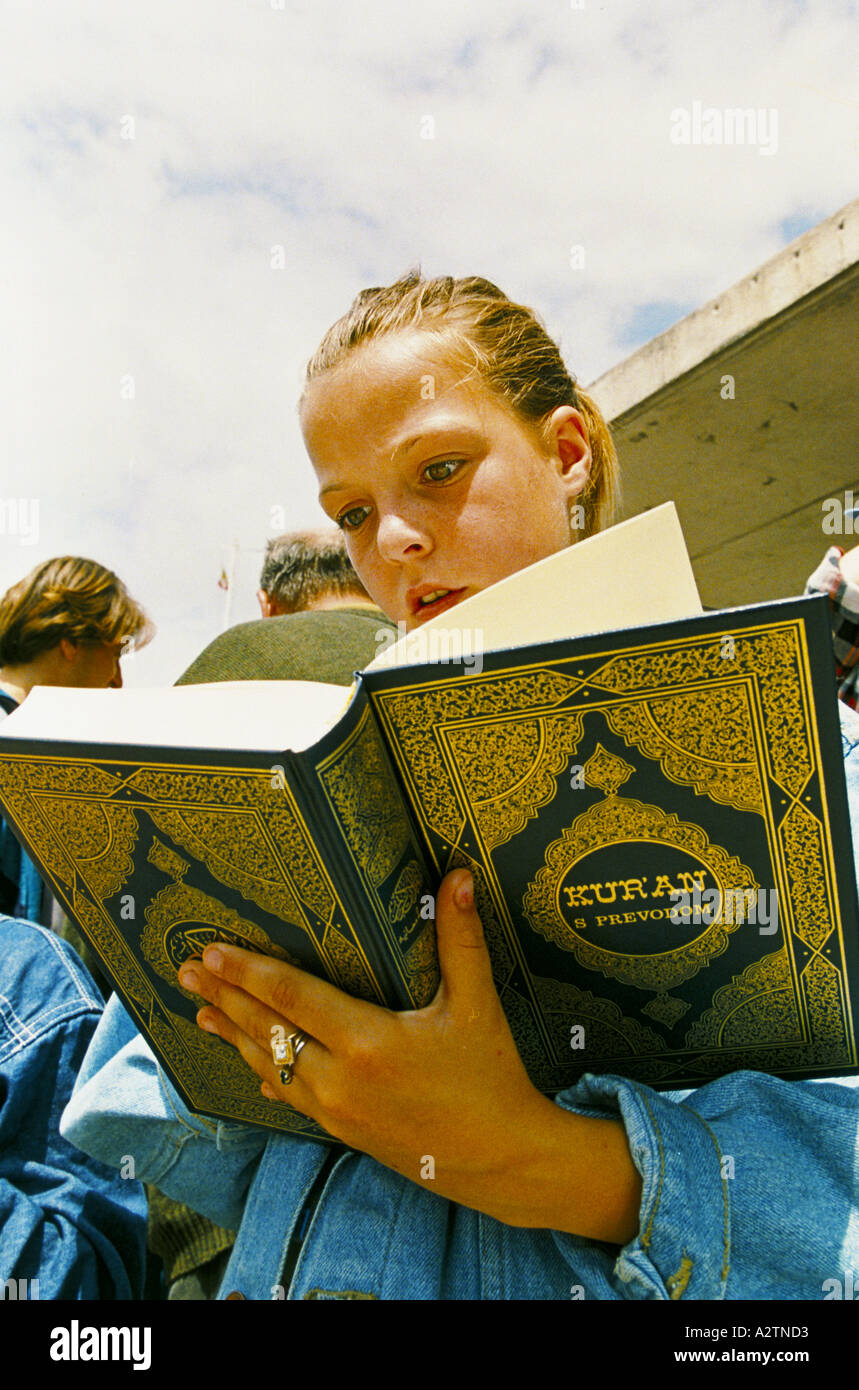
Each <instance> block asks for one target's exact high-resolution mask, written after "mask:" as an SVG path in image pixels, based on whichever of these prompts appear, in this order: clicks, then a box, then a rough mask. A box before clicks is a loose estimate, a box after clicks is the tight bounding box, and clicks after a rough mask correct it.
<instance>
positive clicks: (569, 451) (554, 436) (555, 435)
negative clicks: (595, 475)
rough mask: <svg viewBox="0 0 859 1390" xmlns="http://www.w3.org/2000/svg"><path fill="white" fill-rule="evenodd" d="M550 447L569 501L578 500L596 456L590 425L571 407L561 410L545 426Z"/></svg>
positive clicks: (553, 413)
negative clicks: (591, 439)
mask: <svg viewBox="0 0 859 1390" xmlns="http://www.w3.org/2000/svg"><path fill="white" fill-rule="evenodd" d="M546 433H547V436H548V444H549V449H550V452H551V453H552V455H553V457H554V459H555V462H556V466H557V468H558V470H559V473H560V476H561V479H562V482H563V484H564V488H565V491H566V493H567V497H568V498H570V499H572V498H573V497H578V496H579V493H581V492H583V491H584V489H585V487H586V486H587V481H588V478H589V477H590V472H591V464H592V463H593V455H592V454H591V445H590V440H589V438H588V429H587V425H586V424H585V422H584V419H583V417H582V415H581V413H580V412H579V411H578V410H576V409H574V407H573V406H571V405H561V406H558V408H557V410H553V411H552V414H551V415H550V416H549V419H548V420H547V422H546Z"/></svg>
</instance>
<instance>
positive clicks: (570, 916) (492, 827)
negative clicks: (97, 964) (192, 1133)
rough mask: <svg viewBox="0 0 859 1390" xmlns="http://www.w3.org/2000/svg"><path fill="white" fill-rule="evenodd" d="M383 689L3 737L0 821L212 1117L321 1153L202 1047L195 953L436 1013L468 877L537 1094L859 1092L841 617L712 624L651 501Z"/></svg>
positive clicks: (65, 724) (233, 1065) (472, 619)
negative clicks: (836, 631) (838, 1082)
mask: <svg viewBox="0 0 859 1390" xmlns="http://www.w3.org/2000/svg"><path fill="white" fill-rule="evenodd" d="M617 629H620V630H617ZM442 631H444V632H446V633H447V636H446V637H445V638H444V639H443V638H442V636H441V633H442ZM478 633H479V634H480V636H479V637H478ZM434 634H435V638H434ZM455 639H456V640H455ZM433 640H435V641H436V643H437V646H436V650H435V652H433V648H432V643H433ZM457 640H458V643H459V646H458V648H457V647H456V641H457ZM443 643H446V644H447V645H446V647H445V648H443ZM427 657H428V658H429V659H428V660H427ZM415 659H417V661H418V663H419V664H408V663H409V661H413V660H415ZM374 668H375V669H370V670H368V671H366V672H364V673H362V674H361V676H360V677H359V678H358V681H357V683H356V686H355V687H353V689H352V691H351V693H349V694H348V696H347V697H346V698H347V699H348V703H347V704H346V708H345V709H344V708H343V703H344V695H345V692H344V691H343V689H342V688H341V687H325V686H316V685H313V684H310V683H291V682H267V683H262V684H261V685H257V684H256V683H248V682H240V683H237V684H235V685H221V686H208V687H182V688H178V689H174V690H170V691H157V692H153V691H145V692H141V691H134V690H128V691H125V690H123V691H73V690H47V689H43V688H42V689H38V690H36V691H34V692H33V693H32V694H31V695H30V696H29V698H28V699H27V701H26V702H25V703H24V704H23V705H22V707H21V709H20V710H19V711H17V712H16V713H15V714H14V715H12V716H10V718H8V719H7V720H5V721H4V724H3V726H2V728H0V808H1V809H2V812H3V814H4V815H5V816H7V818H8V819H9V821H10V822H11V823H12V824H13V825H14V826H15V827H16V830H17V832H18V833H19V835H20V837H21V839H22V841H23V843H24V844H25V845H26V847H27V848H28V850H29V851H30V853H31V854H32V855H33V856H34V858H35V859H36V860H37V862H38V863H39V865H40V867H41V869H42V871H43V872H44V874H45V876H46V878H47V879H48V880H49V882H50V883H51V886H52V888H53V889H54V891H55V893H56V894H57V896H58V898H59V899H60V901H61V902H62V903H63V904H64V905H65V906H66V907H67V909H68V911H69V912H70V914H71V915H72V916H73V917H74V918H75V920H76V921H77V922H78V923H79V924H80V926H81V928H82V930H83V931H84V932H85V934H86V936H87V937H88V939H89V940H90V941H91V942H92V944H93V946H94V947H95V949H96V950H97V951H98V953H99V955H100V956H101V958H102V959H103V961H104V963H105V965H106V967H107V969H108V971H109V972H110V974H111V976H112V978H113V979H114V981H115V983H116V987H117V989H118V990H119V992H120V993H121V995H122V997H123V1000H124V1001H125V1003H126V1004H127V1006H128V1007H129V1009H130V1010H131V1012H132V1014H133V1015H134V1017H135V1018H136V1019H137V1021H138V1023H139V1025H140V1027H141V1029H142V1030H143V1031H144V1032H145V1033H146V1035H147V1036H148V1038H149V1040H150V1042H151V1043H152V1046H153V1047H154V1049H155V1051H156V1052H157V1053H158V1055H159V1057H160V1058H161V1060H162V1062H163V1063H164V1065H165V1067H166V1069H167V1070H168V1072H169V1074H170V1076H171V1078H172V1080H173V1081H174V1084H176V1086H177V1087H178V1088H179V1090H180V1091H181V1092H182V1094H183V1095H184V1097H185V1099H186V1101H187V1102H188V1104H189V1105H190V1106H191V1107H192V1108H193V1109H196V1110H199V1111H200V1112H202V1113H208V1114H212V1115H217V1116H221V1117H226V1118H232V1119H243V1120H245V1121H248V1122H250V1123H256V1124H262V1125H268V1126H271V1127H275V1128H283V1129H287V1130H292V1131H296V1132H303V1133H307V1134H314V1135H317V1136H318V1135H319V1130H318V1128H317V1127H316V1126H315V1125H314V1124H312V1122H310V1121H307V1120H306V1119H305V1118H304V1117H303V1116H300V1115H298V1114H297V1113H296V1112H295V1111H293V1110H292V1109H291V1108H290V1107H289V1106H288V1105H285V1104H279V1103H272V1102H270V1101H266V1100H264V1099H263V1098H262V1097H261V1096H260V1094H259V1089H258V1086H259V1082H258V1078H257V1077H256V1076H255V1074H254V1073H252V1072H251V1071H250V1070H249V1068H247V1066H246V1064H245V1063H244V1061H243V1060H242V1059H241V1057H240V1056H239V1055H238V1054H237V1053H236V1052H234V1051H233V1049H231V1048H229V1047H227V1046H226V1045H225V1044H224V1043H222V1042H221V1041H220V1040H219V1039H217V1038H214V1037H212V1036H211V1035H208V1034H205V1033H203V1032H202V1031H201V1030H200V1029H199V1028H197V1026H196V1024H195V1023H194V1016H195V1013H196V1009H197V1007H199V1004H200V1003H201V1001H200V1000H198V999H195V997H194V996H193V995H191V994H190V993H188V992H186V991H185V990H183V989H182V988H181V986H180V985H179V982H178V979H177V972H178V969H179V967H180V966H181V964H182V962H183V961H184V960H186V959H188V958H189V957H191V956H196V955H199V954H200V952H201V951H202V949H203V948H204V946H205V945H206V944H208V942H210V941H213V940H216V939H219V938H220V939H224V940H229V941H233V942H235V943H237V944H240V945H243V946H245V947H246V948H248V949H252V950H259V951H262V952H265V953H268V954H271V955H274V956H277V957H280V958H281V959H284V960H287V961H290V962H292V963H293V964H296V965H299V966H301V967H302V968H304V969H307V970H310V971H313V972H315V973H317V974H319V975H322V976H325V977H327V978H329V979H330V980H332V981H333V982H334V983H336V984H337V985H339V986H340V987H341V988H343V989H345V990H347V991H349V992H350V993H352V994H355V995H358V996H360V997H362V998H365V999H369V1000H374V1001H376V1002H378V1003H380V1004H385V1005H387V1006H388V1007H392V1008H415V1007H421V1006H423V1005H425V1004H426V1003H428V1002H429V1000H430V999H431V998H432V997H433V994H434V993H435V990H436V989H437V987H438V981H439V974H438V961H437V957H436V953H435V933H434V894H435V892H436V889H437V886H438V883H439V880H440V878H441V877H442V875H443V874H444V873H445V872H447V870H448V869H450V868H453V867H457V866H459V865H465V866H468V867H469V868H471V870H472V871H473V873H474V877H475V885H476V895H477V903H478V907H479V910H480V913H481V917H482V920H483V923H484V927H485V930H486V937H487V943H488V947H489V952H490V956H491V959H492V963H493V970H494V975H495V980H496V984H497V987H498V991H499V995H500V998H501V1002H502V1005H503V1006H504V1009H505V1012H506V1014H507V1017H508V1019H509V1021H510V1025H511V1028H512V1030H513V1033H514V1036H515V1038H516V1042H517V1046H518V1047H519V1050H520V1053H521V1055H522V1058H523V1060H524V1062H525V1065H526V1066H527V1068H528V1070H529V1074H530V1075H531V1077H532V1079H533V1081H534V1083H535V1085H537V1086H539V1087H540V1088H541V1089H543V1090H544V1091H546V1092H547V1093H553V1092H556V1091H558V1090H559V1089H562V1088H563V1087H565V1086H568V1085H570V1084H572V1082H573V1081H575V1080H576V1079H577V1077H578V1076H580V1075H581V1074H582V1073H583V1072H584V1071H613V1072H620V1073H622V1074H624V1075H627V1076H631V1077H634V1078H638V1079H640V1080H642V1081H646V1082H648V1083H650V1084H653V1085H656V1086H660V1087H670V1086H680V1085H683V1086H686V1085H694V1084H697V1083H700V1082H702V1081H704V1080H708V1079H711V1078H712V1077H714V1076H716V1075H719V1074H720V1073H722V1072H725V1071H728V1070H735V1069H738V1068H742V1067H754V1068H759V1069H764V1070H768V1071H772V1072H775V1073H777V1074H780V1075H784V1076H797V1077H800V1076H814V1075H836V1074H838V1073H839V1072H852V1071H855V1070H856V1069H857V1058H856V1036H855V1033H856V1028H855V1024H856V1020H855V1014H854V1007H855V1006H854V1004H853V1002H852V1001H853V1000H854V999H855V997H856V991H857V986H859V954H857V940H859V937H857V925H859V919H858V918H857V908H856V890H855V881H854V876H853V869H852V848H851V845H850V839H849V829H848V820H847V804H846V793H845V787H844V777H843V770H842V765H841V752H840V738H839V732H838V719H837V711H836V701H835V693H834V684H833V677H832V669H831V647H830V639H829V631H828V617H827V608H826V603H825V601H823V600H820V599H797V600H789V601H786V602H783V603H775V604H765V605H758V606H755V607H751V608H744V609H734V610H728V611H727V612H723V613H709V614H702V613H701V612H700V604H699V602H698V598H697V593H696V591H695V586H694V580H693V578H692V573H691V568H690V566H689V562H688V557H687V556H686V553H685V547H684V546H683V543H682V537H681V536H680V533H679V527H678V526H677V522H676V517H675V515H674V512H673V508H671V507H667V508H659V509H656V510H655V511H654V512H650V513H646V514H645V515H644V516H642V517H639V518H635V519H634V520H633V521H631V522H626V523H624V524H622V525H621V526H618V527H615V528H613V529H612V530H611V531H608V532H605V533H603V534H602V535H600V536H596V537H594V538H592V539H590V540H588V541H584V542H580V543H579V544H578V545H576V546H573V547H571V548H570V549H569V550H568V551H565V552H562V553H561V554H559V555H556V556H552V557H550V559H548V560H544V561H541V562H540V563H539V564H537V565H535V566H532V567H531V568H530V569H528V570H524V571H521V572H520V573H519V574H517V575H513V576H511V577H510V578H509V579H506V580H503V581H502V582H501V583H499V584H497V585H495V586H493V588H492V589H490V590H486V591H485V592H484V593H482V594H479V595H477V596H476V597H474V598H472V599H469V600H467V601H465V602H463V603H462V604H460V605H458V606H457V607H456V608H455V609H452V610H449V611H448V612H447V613H445V614H442V615H440V617H439V618H438V619H435V620H434V621H433V622H432V623H427V624H426V625H424V626H423V627H422V628H419V629H418V630H417V631H416V632H415V633H412V634H409V635H408V636H407V637H405V639H404V641H403V643H401V644H398V646H397V647H396V648H392V649H391V650H389V651H385V652H383V653H381V654H380V658H379V659H378V660H377V661H376V662H375V663H374Z"/></svg>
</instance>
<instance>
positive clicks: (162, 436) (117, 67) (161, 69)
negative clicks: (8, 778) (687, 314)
mask: <svg viewBox="0 0 859 1390" xmlns="http://www.w3.org/2000/svg"><path fill="white" fill-rule="evenodd" d="M854 22H855V7H854V6H852V5H850V4H847V3H838V0H836V2H835V3H832V0H829V3H826V4H823V3H820V4H808V5H805V6H802V5H792V6H786V5H785V4H784V3H782V0H773V3H762V0H756V2H755V0H753V3H743V0H726V3H724V4H721V5H719V6H718V7H716V6H713V5H712V4H711V3H706V4H705V3H694V4H689V3H687V4H684V5H683V6H682V8H681V7H679V6H678V5H677V3H676V0H674V3H670V0H656V2H655V3H651V4H649V5H648V6H647V7H643V6H642V5H641V4H640V3H632V0H625V2H624V3H615V4H612V3H611V2H610V0H606V3H604V4H603V5H599V4H598V3H597V0H586V5H585V8H584V9H581V10H579V9H575V8H573V7H572V6H570V5H569V4H564V3H563V2H562V0H551V3H550V2H549V0H513V2H512V3H506V2H505V0H498V3H496V2H495V0H493V3H489V0H474V3H471V4H469V5H463V4H462V3H455V4H454V3H441V2H440V0H424V3H422V4H421V5H419V6H417V7H411V6H404V5H402V3H401V2H400V0H396V2H395V0H384V2H380V0H376V3H373V0H367V3H363V4H357V3H352V4H349V3H343V0H336V2H335V0H322V2H321V3H310V2H309V0H306V3H290V0H285V8H284V9H283V10H278V9H275V8H273V7H272V5H271V4H270V3H268V0H256V2H255V3H250V2H249V0H248V2H247V3H244V4H235V3H227V2H226V0H221V3H190V4H183V5H181V6H176V5H175V4H173V3H167V0H149V3H147V4H145V5H144V4H142V3H138V4H125V5H122V6H116V5H112V4H109V3H107V0H84V3H79V2H76V4H75V6H74V7H67V8H66V7H61V6H54V5H47V4H32V3H26V4H25V3H21V4H18V5H13V6H11V7H7V16H6V25H5V27H6V35H5V39H4V46H5V57H6V63H5V67H6V70H7V79H6V82H5V85H4V89H3V92H2V93H0V114H2V121H3V125H4V139H3V148H4V150H5V154H4V156H3V161H4V162H3V165H2V170H0V179H2V185H0V186H2V188H3V206H4V217H3V219H2V225H0V274H2V277H3V284H4V303H5V310H4V327H5V332H4V335H3V344H4V354H3V355H4V362H3V372H2V381H3V386H2V419H3V437H2V449H3V476H2V481H0V496H6V497H15V496H26V497H30V496H34V497H38V498H39V499H40V517H41V534H40V538H39V542H38V544H37V545H36V546H32V547H23V546H18V545H17V544H16V543H15V538H14V537H11V536H8V535H7V536H5V537H0V588H5V587H6V586H7V585H8V584H9V583H11V582H13V581H14V580H15V579H16V578H17V577H18V576H19V575H20V574H21V573H22V572H23V571H24V570H26V569H27V568H29V567H30V566H31V565H32V564H33V563H35V562H36V561H37V560H39V559H42V558H44V557H46V556H48V555H50V554H56V553H61V552H73V553H84V554H93V555H94V556H95V557H96V558H98V559H100V560H102V561H103V562H104V563H107V564H110V565H112V566H113V567H114V568H116V569H117V570H118V571H119V572H120V573H121V574H122V575H123V577H124V578H125V579H126V581H127V582H128V583H129V586H130V587H131V588H132V590H133V592H135V593H136V594H138V595H139V596H140V597H141V599H142V600H143V601H144V602H145V603H146V604H147V605H148V607H149V608H150V609H151V611H152V612H153V615H154V616H155V618H156V620H157V622H158V624H159V629H160V635H159V637H158V639H157V640H156V642H155V643H154V644H153V646H152V648H151V649H150V651H149V652H148V653H145V654H142V655H141V656H140V657H139V658H136V664H135V667H134V670H133V671H131V670H130V671H129V677H130V678H133V679H134V680H135V681H137V680H140V681H155V680H167V679H172V678H173V677H174V676H175V675H176V674H178V671H179V670H180V669H181V668H182V666H184V664H186V662H187V661H188V660H190V658H191V657H192V656H193V655H194V654H195V652H196V650H197V649H198V648H199V647H200V646H201V645H202V643H203V642H204V641H205V640H206V639H207V637H208V636H211V635H213V633H214V632H215V631H216V630H217V626H218V624H219V621H220V617H221V612H222V597H223V596H222V594H221V593H220V592H219V591H218V589H217V577H218V574H219V573H220V568H221V564H222V563H223V553H224V546H225V545H228V544H229V543H230V542H231V541H232V540H233V538H235V539H237V540H238V541H239V542H240V543H241V544H242V546H244V547H246V548H247V549H248V550H249V551H250V550H251V549H253V548H260V547H261V546H262V544H263V542H264V540H265V538H266V534H267V528H268V519H269V516H270V509H271V508H272V507H273V506H276V505H279V506H283V507H286V508H287V509H292V512H293V515H294V520H295V524H296V525H302V524H306V523H309V522H313V521H315V520H317V519H318V516H319V513H318V511H317V509H316V505H315V500H314V492H313V485H312V478H311V475H310V472H309V468H308V466H307V464H306V461H305V459H304V454H303V448H302V445H301V440H300V436H299V433H298V429H297V423H296V418H295V401H296V398H297V395H298V391H299V389H300V381H301V373H302V367H303V362H304V361H305V360H306V358H307V356H308V355H309V353H310V352H311V351H312V350H313V348H314V346H315V345H316V342H317V341H318V339H319V338H320V337H321V334H322V332H323V331H324V330H325V328H326V327H327V326H328V324H329V323H330V322H331V321H332V320H333V319H334V318H335V317H336V316H337V315H338V314H339V313H341V312H342V311H343V310H344V309H345V308H346V306H347V304H348V302H349V300H350V299H351V296H352V295H353V294H354V292H355V291H356V290H357V289H358V288H360V287H361V286H362V285H364V284H367V283H380V282H384V281H385V280H389V279H391V278H393V277H394V276H395V275H396V274H397V273H399V272H400V271H401V270H402V269H404V268H405V267H406V266H407V265H409V264H413V263H415V262H417V261H420V262H422V263H423V265H424V269H425V270H426V271H427V272H429V273H441V272H445V273H457V274H461V273H464V272H473V271H479V272H480V273H483V274H486V275H488V276H489V277H490V278H492V279H495V280H496V281H497V282H498V283H500V284H501V285H503V286H504V288H505V289H507V290H508V292H509V293H511V294H513V295H514V296H516V297H519V298H522V299H524V300H525V301H526V302H531V303H534V304H535V305H536V307H538V308H539V309H540V310H541V311H542V312H543V314H544V316H545V317H546V318H547V320H548V322H549V325H550V328H551V329H552V330H553V331H554V332H556V333H557V334H559V335H560V336H561V337H562V339H563V342H564V346H565V350H566V352H567V355H568V358H569V361H570V365H571V366H572V367H573V368H574V370H576V372H577V374H578V375H579V377H580V379H582V380H588V379H592V378H593V377H595V376H596V375H598V374H599V373H600V372H601V371H603V370H604V369H605V368H606V367H608V366H609V365H611V364H612V363H613V362H615V361H617V360H619V359H620V358H622V357H623V356H624V355H626V352H627V351H628V347H627V345H626V340H625V336H624V334H625V329H626V328H627V327H628V325H629V323H630V321H631V320H633V318H634V314H635V311H636V308H637V307H639V306H641V305H644V304H650V303H654V302H662V301H665V302H670V303H678V304H697V303H700V302H702V301H703V300H705V299H707V298H708V297H710V296H711V295H713V294H715V293H717V292H718V291H720V290H722V289H724V288H725V287H727V286H728V285H730V284H731V283H733V282H734V281H735V280H736V279H738V278H739V277H740V276H742V275H744V274H746V273H747V272H748V271H750V270H751V269H752V268H753V267H754V266H755V265H757V264H759V263H760V262H761V261H762V260H764V259H766V257H768V256H769V255H771V254H773V253H774V252H775V251H776V250H778V249H779V247H780V245H781V244H782V240H783V238H782V235H781V233H780V230H779V228H780V224H781V223H782V221H783V220H785V219H787V218H790V217H791V216H793V215H795V214H797V213H799V212H802V211H806V212H807V211H808V210H809V209H811V210H816V211H817V212H818V213H819V215H820V216H824V215H827V214H828V213H830V212H833V211H835V210H836V209H837V208H838V207H839V206H840V205H842V204H843V203H845V202H846V201H848V199H849V198H850V197H851V196H853V192H854V189H855V177H856V165H857V158H859V153H857V136H859V131H857V111H859V105H857V103H856V101H855V100H854V99H853V98H852V97H851V95H850V94H851V91H852V76H853V74H852V68H851V64H850V53H851V42H850V40H851V37H852V32H853V24H854ZM694 101H701V102H703V103H704V104H708V105H713V106H716V107H722V108H724V107H728V106H742V107H755V108H758V107H764V108H776V109H777V111H778V120H779V147H778V152H777V154H776V155H775V156H773V157H771V158H767V157H762V156H760V155H759V154H758V152H757V150H755V149H752V148H739V147H722V148H718V147H709V148H703V147H700V146H698V147H694V146H693V147H678V146H674V145H672V144H671V142H670V139H669V130H670V113H671V111H672V109H673V108H674V107H677V106H691V104H692V103H693V102H694ZM426 116H431V117H432V118H433V120H434V122H435V138H434V139H421V123H422V119H423V118H424V117H426ZM128 117H130V118H131V119H132V120H133V131H131V127H130V125H129V122H128V120H127V119H125V120H124V118H128ZM424 128H425V127H424ZM129 133H133V136H134V138H133V139H128V138H123V134H125V135H128V134H129ZM574 244H581V245H582V246H583V247H584V248H585V269H584V270H573V269H572V268H571V266H570V247H571V246H572V245H574ZM273 246H283V248H284V255H285V263H286V268H285V269H284V270H282V271H280V270H273V269H272V268H271V248H272V247H273ZM127 374H130V375H131V376H133V378H134V391H135V394H134V399H133V400H126V399H123V397H122V395H121V381H122V379H123V378H124V377H125V376H126V375H127ZM254 578H255V576H254V574H253V561H252V559H251V557H250V555H248V556H247V557H245V559H244V560H243V563H242V567H241V571H240V586H241V593H240V594H239V595H237V603H236V606H235V608H234V611H233V617H234V619H238V618H241V617H250V616H253V615H254V614H253V608H252V606H251V605H252V595H253V588H254V587H255V585H254Z"/></svg>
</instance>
